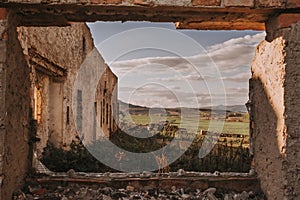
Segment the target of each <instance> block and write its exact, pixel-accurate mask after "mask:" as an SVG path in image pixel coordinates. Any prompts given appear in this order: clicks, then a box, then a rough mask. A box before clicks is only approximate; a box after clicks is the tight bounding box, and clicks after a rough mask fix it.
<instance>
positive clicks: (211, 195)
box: [13, 184, 265, 200]
mask: <svg viewBox="0 0 300 200" xmlns="http://www.w3.org/2000/svg"><path fill="white" fill-rule="evenodd" d="M27 188H28V190H27V193H24V192H21V191H19V192H17V193H15V195H14V197H13V199H14V200H36V199H39V200H50V199H51V200H139V199H140V200H265V198H264V196H263V195H262V194H254V193H253V192H252V191H250V192H246V191H243V192H241V193H237V192H234V191H226V192H224V191H218V189H217V188H207V189H206V190H200V189H196V190H191V189H184V188H177V187H176V186H172V187H171V190H170V191H165V190H162V189H157V188H152V187H150V186H148V187H145V188H144V189H143V190H142V191H137V190H136V188H134V187H133V186H131V185H128V186H127V187H126V188H121V189H115V188H111V187H100V186H96V185H89V186H85V185H79V184H70V185H68V186H61V185H59V186H56V187H53V186H51V187H50V186H49V187H48V188H46V187H45V188H43V187H41V186H31V185H28V186H27ZM32 188H35V189H32ZM37 190H38V191H43V192H36V191H37Z"/></svg>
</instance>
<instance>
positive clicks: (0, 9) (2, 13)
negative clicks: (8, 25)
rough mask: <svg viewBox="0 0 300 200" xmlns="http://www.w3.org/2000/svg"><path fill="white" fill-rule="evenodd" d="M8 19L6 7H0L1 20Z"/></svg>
mask: <svg viewBox="0 0 300 200" xmlns="http://www.w3.org/2000/svg"><path fill="white" fill-rule="evenodd" d="M3 19H6V9H5V8H0V20H3Z"/></svg>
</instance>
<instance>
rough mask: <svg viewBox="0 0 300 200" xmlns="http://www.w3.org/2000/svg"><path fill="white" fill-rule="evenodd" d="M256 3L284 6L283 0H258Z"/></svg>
mask: <svg viewBox="0 0 300 200" xmlns="http://www.w3.org/2000/svg"><path fill="white" fill-rule="evenodd" d="M297 1H298V0H297ZM255 5H257V7H283V0H256V4H255Z"/></svg>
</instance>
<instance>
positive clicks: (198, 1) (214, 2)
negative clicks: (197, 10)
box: [192, 0, 221, 6]
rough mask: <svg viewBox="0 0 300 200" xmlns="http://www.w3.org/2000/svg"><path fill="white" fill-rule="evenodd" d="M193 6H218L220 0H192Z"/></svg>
mask: <svg viewBox="0 0 300 200" xmlns="http://www.w3.org/2000/svg"><path fill="white" fill-rule="evenodd" d="M192 4H193V6H220V5H221V0H192Z"/></svg>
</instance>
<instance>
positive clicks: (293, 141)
mask: <svg viewBox="0 0 300 200" xmlns="http://www.w3.org/2000/svg"><path fill="white" fill-rule="evenodd" d="M299 19H300V15H299V14H282V15H279V16H275V17H274V18H271V19H270V20H269V21H268V22H267V40H268V41H264V42H262V43H261V44H260V45H259V46H258V48H257V51H256V56H255V59H254V62H253V65H252V79H251V82H250V100H251V105H252V106H251V108H252V110H251V112H252V115H253V122H252V128H253V142H254V163H255V169H256V171H257V173H258V177H259V178H260V180H261V186H262V190H263V191H264V192H265V194H266V195H267V197H268V199H278V200H280V199H291V200H292V199H299V198H300V185H299V181H300V176H299V166H300V160H299V158H300V154H299V148H300V139H299V131H300V130H299V118H300V114H299V99H300V96H299V94H300V93H299V91H300V84H299V75H300V69H299V64H300V59H299V58H300V48H299V46H300V42H299V41H300V21H298V22H297V20H299Z"/></svg>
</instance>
